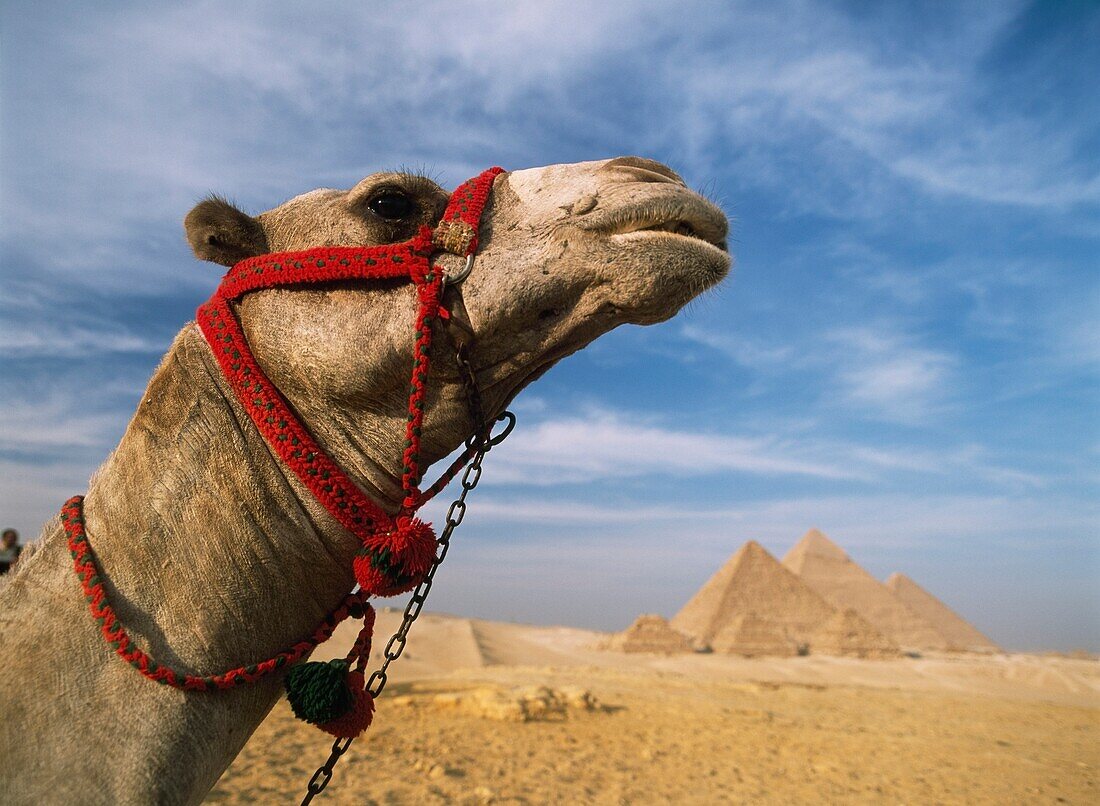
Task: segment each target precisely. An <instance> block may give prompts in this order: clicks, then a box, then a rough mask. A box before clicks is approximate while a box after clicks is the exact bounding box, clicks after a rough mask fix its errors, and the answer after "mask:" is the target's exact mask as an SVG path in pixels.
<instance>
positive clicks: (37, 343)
mask: <svg viewBox="0 0 1100 806" xmlns="http://www.w3.org/2000/svg"><path fill="white" fill-rule="evenodd" d="M167 347H168V345H167V344H166V343H164V342H163V341H162V340H160V339H156V338H151V337H150V336H147V335H144V334H139V333H133V332H129V331H125V330H118V329H108V328H106V327H105V328H104V329H102V330H93V329H92V328H90V327H70V326H65V325H58V326H50V325H49V324H45V325H43V324H40V325H39V326H38V327H37V328H35V329H33V330H32V329H30V328H27V327H13V326H12V323H9V322H5V323H4V324H3V325H0V353H2V354H4V355H5V356H8V357H19V358H27V357H32V356H33V357H38V358H40V357H43V356H64V357H73V358H78V357H83V356H87V355H88V354H89V353H142V354H149V353H153V354H160V353H163V352H164V351H165V350H166V349H167Z"/></svg>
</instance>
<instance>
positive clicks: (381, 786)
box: [208, 613, 1100, 804]
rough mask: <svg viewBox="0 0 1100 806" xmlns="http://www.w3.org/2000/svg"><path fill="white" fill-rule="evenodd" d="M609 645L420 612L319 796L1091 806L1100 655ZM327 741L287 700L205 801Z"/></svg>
mask: <svg viewBox="0 0 1100 806" xmlns="http://www.w3.org/2000/svg"><path fill="white" fill-rule="evenodd" d="M397 618H398V614H396V613H381V614H380V615H379V626H378V631H377V635H386V634H388V632H392V629H393V628H394V627H396V625H397V623H398V622H397ZM344 632H345V634H338V635H337V636H336V637H335V638H334V639H333V641H330V642H329V646H331V647H332V648H331V650H329V653H328V654H319V655H318V656H317V657H319V658H323V657H330V656H331V655H333V654H338V650H339V648H346V647H347V646H348V645H350V642H351V640H352V636H351V634H350V631H348V630H345V631H344ZM602 637H604V636H602V635H601V634H599V633H592V632H587V631H583V630H575V629H568V628H546V627H529V626H523V625H514V624H500V623H493V622H485V621H476V620H470V619H462V618H455V617H450V616H444V615H437V614H425V615H424V616H423V617H422V618H421V620H420V622H418V623H417V625H416V626H415V627H414V629H413V631H412V633H411V634H410V639H409V649H408V650H407V651H406V653H405V655H404V656H403V657H402V658H401V659H400V660H399V661H398V662H397V663H395V664H394V666H393V667H392V670H393V674H392V675H391V681H390V685H389V687H388V688H387V691H386V693H385V694H384V695H383V697H382V698H381V700H380V701H379V707H378V713H377V716H376V718H375V723H374V725H373V726H372V727H371V729H370V731H369V735H368V737H365V738H364V739H360V740H359V741H358V742H356V743H355V744H354V745H353V746H352V749H351V750H350V751H349V753H348V754H347V755H346V756H345V757H344V758H343V759H342V760H341V761H340V763H339V765H338V766H337V768H336V773H335V776H334V778H333V782H332V783H331V784H330V786H329V788H328V790H327V791H326V792H325V793H324V794H323V795H322V796H320V797H319V798H317V799H316V800H315V801H314V803H331V804H421V803H470V804H480V803H500V804H521V803H522V804H539V803H555V804H558V803H593V804H626V803H633V804H645V803H697V804H710V803H1006V804H1007V803H1079V804H1092V803H1098V802H1100V780H1098V776H1097V770H1098V767H1100V663H1098V662H1096V661H1094V660H1070V659H1065V658H1055V657H1037V656H1028V655H995V656H988V657H973V656H951V655H941V656H936V657H925V658H919V659H912V658H906V659H903V660H893V661H861V660H854V659H841V658H825V657H807V658H791V659H783V660H779V659H774V660H772V659H746V658H735V657H728V656H719V655H685V656H673V657H662V656H653V655H642V656H639V655H622V654H619V653H612V652H603V651H599V650H598V649H596V648H595V647H596V646H597V645H598V643H599V641H600V639H601V638H602ZM383 643H384V641H383ZM533 687H544V688H543V689H541V690H540V689H537V688H533ZM581 691H586V692H588V693H590V694H591V696H592V697H593V698H595V700H596V702H595V703H593V702H592V700H591V699H588V700H585V699H584V698H583V697H581V696H580V692H581ZM570 701H572V702H570ZM524 720H526V721H524ZM329 745H330V741H329V740H328V738H327V737H326V736H325V735H324V734H322V733H320V732H319V731H317V730H316V729H315V728H312V727H310V726H308V725H305V724H303V723H301V722H298V721H297V720H295V719H294V718H293V716H292V715H291V713H290V709H289V708H288V707H287V706H286V703H285V702H280V703H279V704H278V705H277V706H276V707H275V709H274V710H273V711H272V713H271V715H270V716H269V717H268V719H267V720H266V721H265V722H264V723H263V725H261V726H260V729H259V730H258V731H257V732H256V734H255V736H254V737H253V738H252V740H251V741H250V742H249V744H248V745H247V746H246V747H245V749H244V751H243V752H242V753H241V755H240V756H239V757H238V759H237V760H236V762H234V764H233V766H232V767H231V768H230V769H229V770H228V771H227V772H226V774H225V775H224V776H223V778H222V780H221V781H220V782H219V784H218V785H217V787H216V788H215V789H214V790H213V791H212V792H211V793H210V796H209V798H208V802H210V803H265V804H266V803H297V802H298V801H299V800H300V799H301V796H302V795H303V793H304V791H305V783H306V781H307V780H308V778H309V776H310V775H311V774H312V773H313V770H314V769H315V768H316V766H317V765H318V764H320V763H321V762H322V761H324V759H325V758H326V757H327V755H328V750H329Z"/></svg>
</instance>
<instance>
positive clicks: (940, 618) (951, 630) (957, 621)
mask: <svg viewBox="0 0 1100 806" xmlns="http://www.w3.org/2000/svg"><path fill="white" fill-rule="evenodd" d="M886 587H887V588H888V589H889V590H890V592H891V593H893V594H894V596H896V597H898V599H900V600H901V602H902V604H904V605H905V606H906V607H908V608H909V609H910V610H912V611H913V612H914V613H916V614H917V615H918V616H921V617H922V618H924V620H925V621H927V622H928V623H929V624H931V625H932V626H933V627H935V628H936V630H937V631H938V632H939V633H940V634H941V635H943V637H944V638H946V639H947V641H948V643H949V644H950V645H951V648H952V649H961V650H967V651H969V652H1000V651H1001V648H1000V647H999V646H997V645H996V644H995V643H993V642H992V641H990V640H989V639H988V638H986V637H985V636H984V635H982V634H981V633H980V632H978V631H977V630H976V629H975V628H974V627H973V626H971V624H970V623H969V622H967V621H966V620H965V619H964V618H962V616H960V615H958V614H957V613H956V612H955V611H953V610H952V609H951V608H949V607H948V606H947V605H945V604H944V603H943V602H941V601H940V600H939V599H937V598H936V597H935V596H933V595H932V594H931V593H929V592H928V591H926V590H925V589H924V588H922V587H921V586H920V585H918V584H917V583H916V582H914V581H913V580H911V579H910V578H909V577H907V576H906V575H905V574H897V573H895V574H891V575H890V578H889V579H887V580H886Z"/></svg>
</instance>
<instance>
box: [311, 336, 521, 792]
mask: <svg viewBox="0 0 1100 806" xmlns="http://www.w3.org/2000/svg"><path fill="white" fill-rule="evenodd" d="M456 359H457V361H458V371H459V376H460V377H461V379H462V386H463V389H464V391H465V393H466V403H467V405H468V406H469V409H470V417H471V419H472V420H473V421H474V433H473V435H472V436H470V438H469V439H467V440H466V446H467V447H468V448H474V449H475V451H474V455H473V458H472V459H471V460H470V464H469V465H467V466H466V470H465V472H464V473H463V474H462V482H461V483H462V492H461V493H459V495H458V498H456V499H455V500H454V501H452V502H451V505H450V507H449V508H448V509H447V523H446V525H445V526H444V527H443V532H442V533H441V534H440V535H439V538H438V540H437V541H436V553H435V558H434V559H433V560H432V565H431V567H430V568H429V569H428V572H427V574H425V575H424V579H423V580H421V582H420V584H419V585H417V586H416V588H414V589H413V593H412V597H410V599H409V601H408V604H406V605H405V613H404V616H403V617H402V619H401V626H400V627H398V629H397V632H395V633H394V634H393V636H392V637H391V638H390V640H389V642H388V643H387V644H386V649H385V651H384V653H383V654H384V656H385V660H384V661H382V665H381V666H379V667H378V669H376V670H375V671H374V672H373V673H372V674H371V676H370V679H368V680H367V691H368V692H370V694H371V696H372V697H373V698H374V699H376V700H377V699H378V697H379V696H380V695H381V694H382V690H383V689H384V688H385V687H386V681H387V680H388V675H387V672H388V670H389V668H390V664H391V663H393V662H394V661H395V660H397V659H398V658H400V657H401V653H402V652H404V651H405V642H406V640H407V639H408V635H409V630H410V629H411V628H412V625H413V624H414V623H415V622H416V619H417V618H418V617H419V616H420V611H421V610H423V608H424V602H425V601H427V598H428V592H429V591H430V590H431V589H432V580H433V579H435V572H436V571H437V570H438V569H439V566H440V565H442V564H443V560H444V559H445V558H446V557H447V552H448V551H449V550H450V546H451V535H452V534H454V530H455V529H456V528H458V525H459V524H460V523H462V519H463V518H465V517H466V496H467V495H469V494H470V491H471V490H473V489H474V488H475V487H476V486H477V484H478V482H479V481H480V480H481V462H482V460H483V459H484V458H485V454H487V453H488V452H489V451H490V450H491V449H492V448H493V447H494V446H496V445H499V444H500V443H501V442H503V441H504V440H505V439H506V438H507V437H508V435H509V434H510V433H512V428H513V427H515V424H516V416H515V415H514V414H512V412H510V411H505V412H502V413H501V414H500V415H498V416H497V417H496V418H495V419H494V420H493V422H492V423H489V424H486V422H485V415H484V410H483V408H482V403H481V392H480V390H479V389H478V387H477V381H476V380H475V379H474V371H473V367H471V366H470V359H469V354H468V352H467V350H466V347H465V345H463V346H460V347H459V348H458V350H457V353H456ZM498 422H504V424H505V425H504V430H503V431H501V433H499V434H498V435H497V436H495V437H494V436H493V434H492V428H493V425H495V424H496V423H498ZM353 741H355V739H354V738H341V739H337V740H336V741H334V742H333V743H332V752H331V753H329V757H328V759H327V760H326V761H325V763H324V764H322V765H321V766H320V767H318V768H317V771H316V772H315V773H313V777H312V778H310V779H309V783H308V784H307V785H306V795H305V797H304V798H303V799H302V804H301V806H307V804H309V803H310V802H311V801H312V800H313V798H314V796H315V795H319V794H321V792H323V791H324V789H325V787H326V786H328V784H329V781H331V780H332V771H333V768H335V767H336V762H338V761H339V760H340V757H341V756H343V755H344V753H346V752H348V748H350V747H351V743H352V742H353Z"/></svg>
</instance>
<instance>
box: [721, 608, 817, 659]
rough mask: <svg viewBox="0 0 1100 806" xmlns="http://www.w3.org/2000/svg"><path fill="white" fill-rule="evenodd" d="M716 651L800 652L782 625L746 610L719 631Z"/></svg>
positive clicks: (751, 654) (755, 653)
mask: <svg viewBox="0 0 1100 806" xmlns="http://www.w3.org/2000/svg"><path fill="white" fill-rule="evenodd" d="M711 646H712V648H713V649H714V651H715V652H722V653H725V654H728V655H745V656H746V657H750V658H754V657H757V656H760V655H772V656H778V657H790V656H791V655H797V654H798V643H797V642H796V641H795V640H794V639H792V638H791V637H790V636H788V635H787V632H786V630H784V629H783V627H782V625H780V624H777V623H776V622H775V621H772V620H771V619H769V618H765V617H763V616H758V615H757V614H756V613H743V614H741V615H740V616H737V617H735V618H734V619H733V621H731V622H730V623H729V624H727V625H726V626H725V627H723V628H722V629H720V630H719V631H718V634H717V635H715V636H714V641H713V642H712V643H711Z"/></svg>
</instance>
